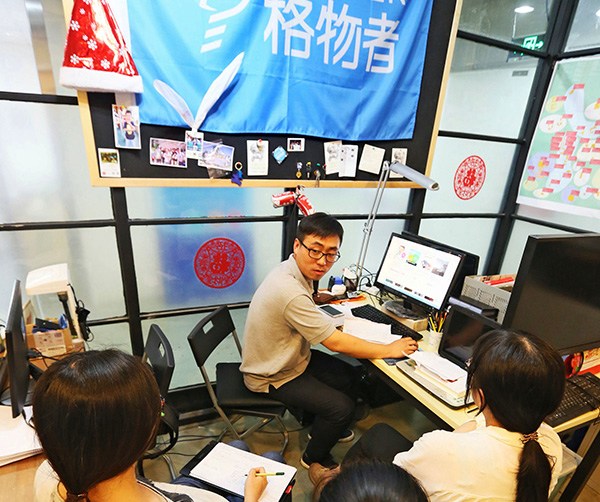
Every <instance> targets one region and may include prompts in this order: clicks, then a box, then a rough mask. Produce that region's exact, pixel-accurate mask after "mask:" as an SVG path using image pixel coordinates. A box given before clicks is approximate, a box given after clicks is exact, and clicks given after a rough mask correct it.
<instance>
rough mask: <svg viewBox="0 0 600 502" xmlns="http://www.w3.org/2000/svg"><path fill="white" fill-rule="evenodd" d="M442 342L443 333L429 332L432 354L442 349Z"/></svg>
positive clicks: (428, 341)
mask: <svg viewBox="0 0 600 502" xmlns="http://www.w3.org/2000/svg"><path fill="white" fill-rule="evenodd" d="M441 340H442V333H440V332H439V331H433V330H431V329H430V330H428V331H427V345H429V348H430V350H431V351H432V352H437V351H438V349H439V347H440V341H441Z"/></svg>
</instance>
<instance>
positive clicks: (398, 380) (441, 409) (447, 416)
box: [363, 332, 600, 502]
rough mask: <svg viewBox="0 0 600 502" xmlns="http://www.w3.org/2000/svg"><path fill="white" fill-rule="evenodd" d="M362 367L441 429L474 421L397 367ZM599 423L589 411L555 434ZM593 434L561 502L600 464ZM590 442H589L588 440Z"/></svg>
mask: <svg viewBox="0 0 600 502" xmlns="http://www.w3.org/2000/svg"><path fill="white" fill-rule="evenodd" d="M426 337H427V332H424V333H423V341H422V342H421V343H422V344H423V345H426V344H427V338H426ZM363 363H364V364H365V365H366V366H367V367H369V368H373V369H374V370H375V374H377V376H378V377H379V378H380V379H381V380H383V381H384V382H385V383H386V384H387V385H388V386H390V388H392V389H393V390H394V391H395V392H397V393H398V394H400V395H401V396H402V397H404V398H405V399H406V400H407V401H408V402H410V403H411V404H412V405H413V406H414V407H415V408H416V409H418V410H419V411H420V412H422V413H423V414H424V415H425V416H426V417H427V418H429V419H430V420H431V421H432V422H433V423H435V424H436V425H437V426H439V427H440V428H442V429H446V430H454V429H456V428H457V427H458V426H459V425H462V424H463V423H465V422H466V421H468V420H471V419H473V415H474V413H468V410H472V409H473V407H472V406H468V407H466V408H461V409H453V408H451V407H450V406H448V405H446V404H445V403H444V402H443V401H441V400H439V399H438V398H436V397H435V396H433V395H431V394H430V393H429V392H427V391H426V390H425V389H424V388H423V387H421V386H420V385H419V384H417V383H416V382H414V381H413V380H411V379H410V377H408V376H406V375H405V374H404V373H402V372H401V371H400V370H399V369H398V368H396V366H390V365H389V364H387V363H386V362H385V361H384V360H382V359H370V360H363ZM596 419H598V411H597V410H596V411H590V412H587V413H585V414H583V415H580V416H579V417H577V418H574V419H572V420H569V421H568V422H565V423H563V424H560V425H558V426H556V427H554V430H555V431H556V432H558V433H561V432H565V431H568V430H571V429H575V428H578V427H581V426H583V425H586V424H590V423H592V422H594V421H595V420H596ZM590 432H591V434H592V436H593V437H592V439H591V442H590V443H589V447H588V449H587V451H586V452H585V453H584V455H583V459H582V461H581V463H580V464H579V466H578V467H577V470H576V471H575V473H574V474H573V477H572V478H571V480H570V481H569V483H568V485H567V487H566V489H565V490H564V492H563V493H562V495H561V497H560V500H561V502H563V501H575V500H576V499H577V497H578V495H579V493H580V492H581V490H582V489H583V487H584V486H585V484H586V483H587V481H588V479H589V477H590V476H591V474H592V473H593V472H594V470H595V469H596V467H597V466H598V464H599V462H600V434H598V433H597V430H593V431H590ZM588 439H589V438H588Z"/></svg>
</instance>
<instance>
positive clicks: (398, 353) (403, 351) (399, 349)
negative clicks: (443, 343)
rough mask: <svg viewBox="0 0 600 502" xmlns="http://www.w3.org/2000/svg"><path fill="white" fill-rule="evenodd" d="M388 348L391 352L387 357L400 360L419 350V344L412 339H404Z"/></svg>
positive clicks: (389, 345)
mask: <svg viewBox="0 0 600 502" xmlns="http://www.w3.org/2000/svg"><path fill="white" fill-rule="evenodd" d="M386 347H387V348H388V349H389V351H390V352H389V354H388V355H387V356H386V357H393V358H396V359H400V358H401V357H406V356H408V355H410V354H412V353H413V352H415V351H416V350H417V349H418V348H419V344H418V343H417V342H415V341H414V340H413V339H412V338H410V337H404V338H400V340H396V341H395V342H392V343H390V344H388V345H387V346H386Z"/></svg>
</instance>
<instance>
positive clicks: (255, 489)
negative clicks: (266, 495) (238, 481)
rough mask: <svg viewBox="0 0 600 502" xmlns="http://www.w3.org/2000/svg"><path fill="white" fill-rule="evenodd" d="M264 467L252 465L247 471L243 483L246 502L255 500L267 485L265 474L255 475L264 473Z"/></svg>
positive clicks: (255, 501)
mask: <svg viewBox="0 0 600 502" xmlns="http://www.w3.org/2000/svg"><path fill="white" fill-rule="evenodd" d="M264 472H265V468H264V467H253V468H252V469H250V471H249V472H248V477H247V478H246V484H245V485H244V500H245V501H247V502H257V501H258V499H259V498H260V496H261V495H262V493H263V492H264V491H265V488H266V487H267V483H268V481H267V476H257V475H256V474H259V473H264Z"/></svg>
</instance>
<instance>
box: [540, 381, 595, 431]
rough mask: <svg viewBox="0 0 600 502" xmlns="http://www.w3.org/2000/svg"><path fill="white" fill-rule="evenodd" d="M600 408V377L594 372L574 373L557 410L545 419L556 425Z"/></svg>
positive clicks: (551, 424)
mask: <svg viewBox="0 0 600 502" xmlns="http://www.w3.org/2000/svg"><path fill="white" fill-rule="evenodd" d="M598 408H600V378H598V377H597V376H595V375H594V374H592V373H584V374H583V375H573V376H572V377H570V378H569V379H568V380H567V383H566V386H565V395H564V396H563V399H562V401H561V402H560V405H559V406H558V408H557V410H556V411H555V412H554V413H552V414H551V415H548V416H547V417H546V419H545V420H544V421H545V422H546V423H547V424H548V425H550V426H552V427H555V426H557V425H560V424H562V423H564V422H567V421H569V420H571V419H573V418H576V417H578V416H579V415H582V414H584V413H587V412H588V411H593V410H597V409H598Z"/></svg>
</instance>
